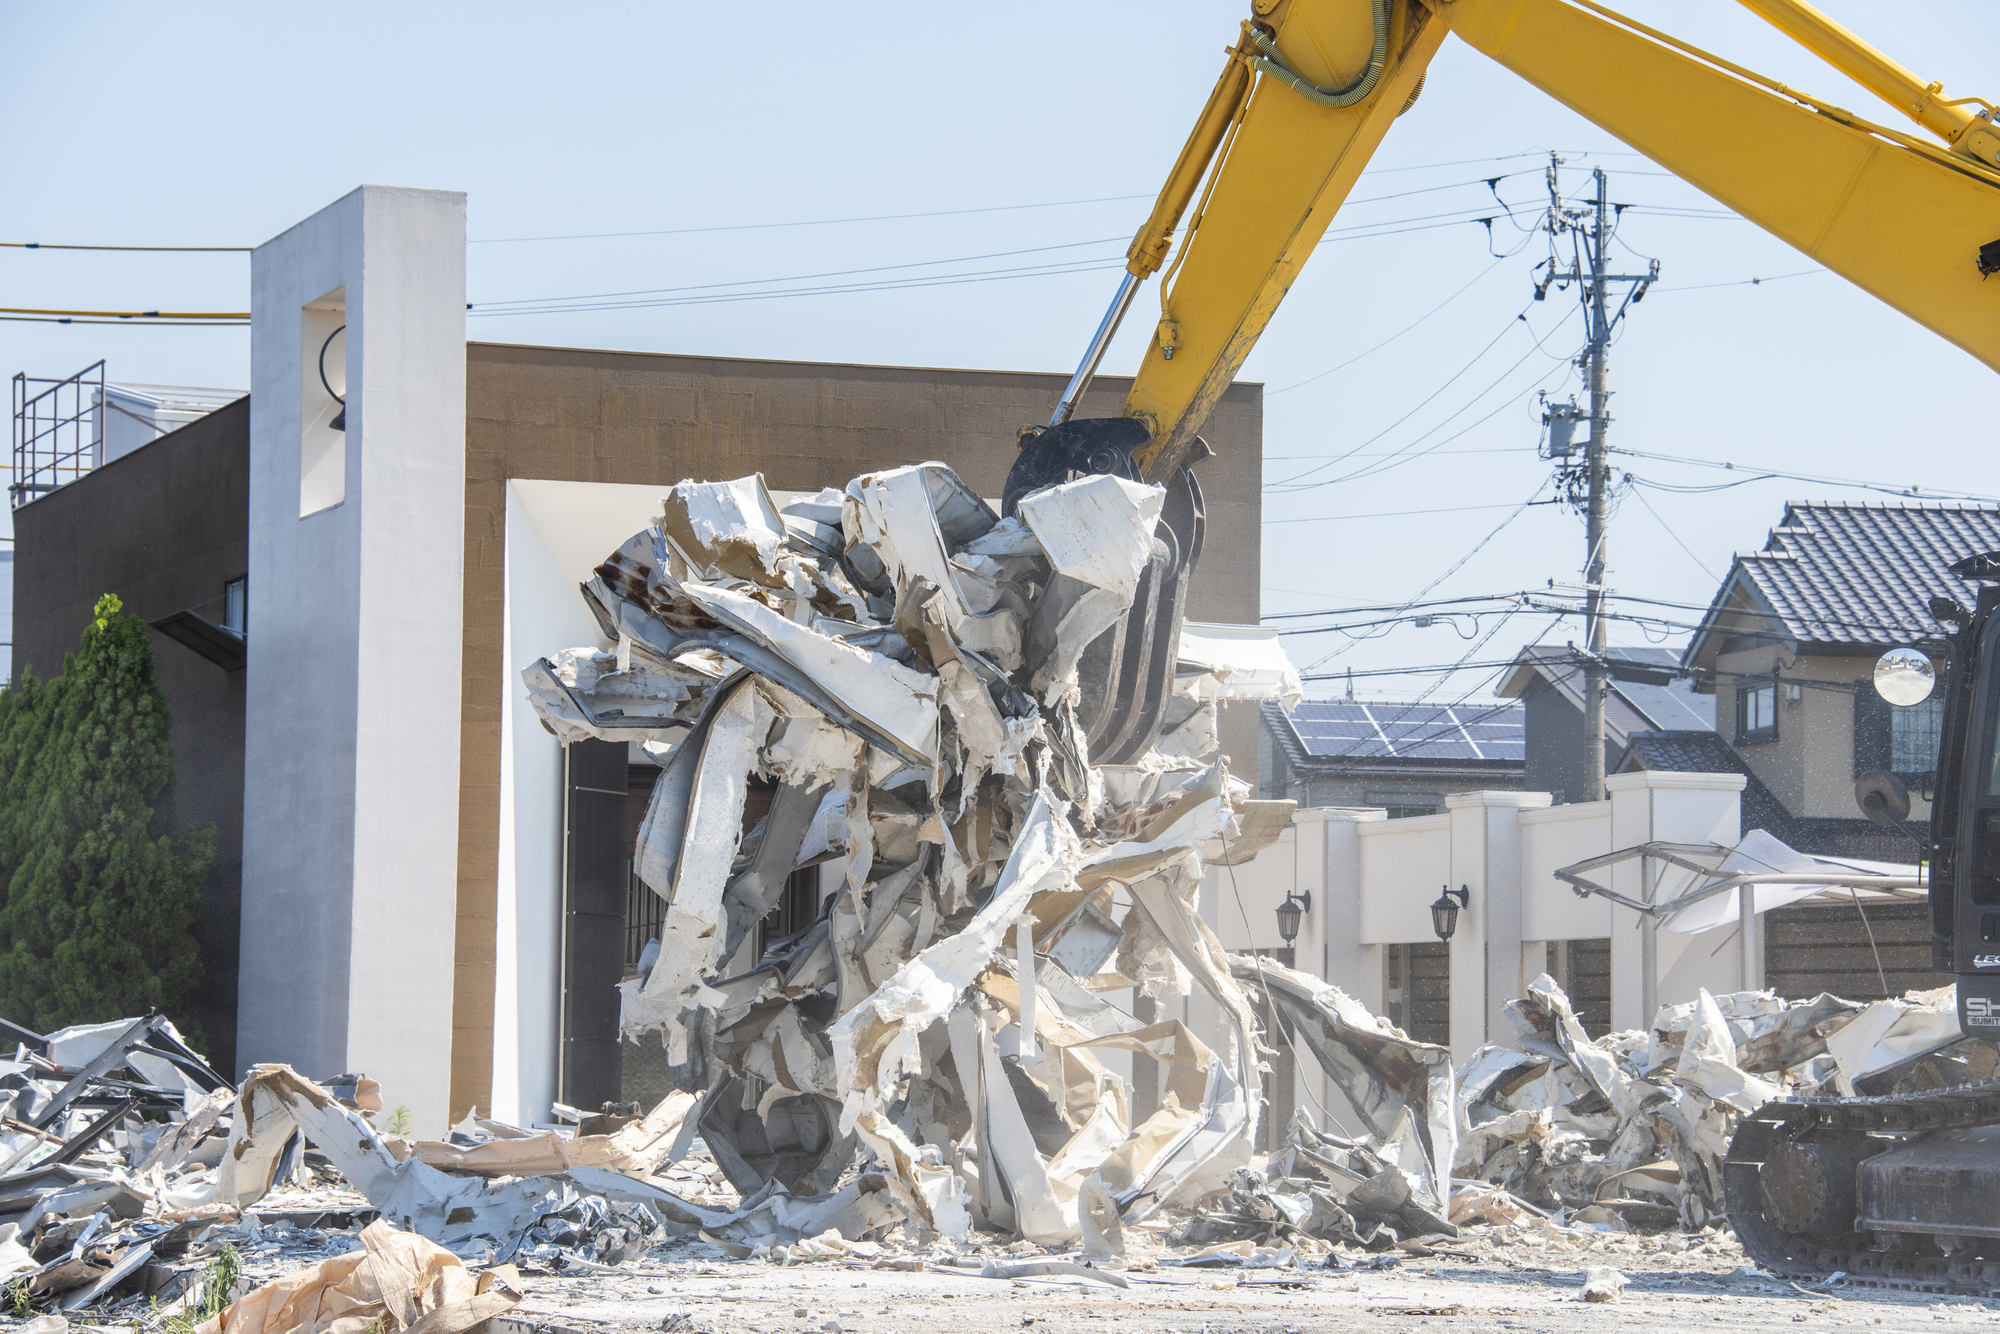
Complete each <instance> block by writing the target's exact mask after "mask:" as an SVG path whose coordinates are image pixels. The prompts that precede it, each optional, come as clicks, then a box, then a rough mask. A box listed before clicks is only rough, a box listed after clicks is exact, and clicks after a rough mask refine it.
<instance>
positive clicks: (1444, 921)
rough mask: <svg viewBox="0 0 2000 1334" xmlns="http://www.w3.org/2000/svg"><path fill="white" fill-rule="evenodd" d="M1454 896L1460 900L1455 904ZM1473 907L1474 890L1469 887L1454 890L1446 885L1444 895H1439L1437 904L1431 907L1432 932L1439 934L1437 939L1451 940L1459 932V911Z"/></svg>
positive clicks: (1463, 886) (1461, 886)
mask: <svg viewBox="0 0 2000 1334" xmlns="http://www.w3.org/2000/svg"><path fill="white" fill-rule="evenodd" d="M1454 895H1455V896H1456V897H1457V900H1458V901H1457V902H1455V903H1454V902H1453V901H1452V899H1453V896H1454ZM1471 906H1472V890H1471V888H1470V887H1469V886H1466V885H1460V886H1459V887H1458V888H1457V889H1453V888H1452V887H1451V886H1450V885H1446V886H1445V887H1444V893H1442V894H1440V895H1438V896H1437V902H1436V903H1433V904H1432V905H1431V930H1433V931H1435V932H1437V938H1438V939H1439V940H1450V939H1451V938H1452V935H1453V934H1454V933H1455V932H1457V930H1458V910H1459V909H1460V908H1470V907H1471Z"/></svg>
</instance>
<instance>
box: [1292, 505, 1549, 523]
mask: <svg viewBox="0 0 2000 1334" xmlns="http://www.w3.org/2000/svg"><path fill="white" fill-rule="evenodd" d="M1561 503H1562V502H1561V501H1560V500H1531V501H1529V502H1528V504H1529V505H1560V504H1561ZM1521 508H1526V506H1515V505H1505V504H1502V505H1447V506H1445V507H1444V508H1443V509H1433V510H1383V511H1381V512H1380V513H1378V514H1315V515H1313V516H1312V517H1310V518H1304V519H1266V520H1264V526H1265V527H1267V528H1272V527H1276V526H1277V525H1278V524H1281V523H1339V522H1342V521H1344V520H1347V519H1408V518H1414V517H1416V516H1417V515H1420V514H1469V513H1471V512H1472V511H1474V510H1509V509H1521Z"/></svg>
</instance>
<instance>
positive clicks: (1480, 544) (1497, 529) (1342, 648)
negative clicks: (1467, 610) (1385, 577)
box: [1306, 477, 1549, 671]
mask: <svg viewBox="0 0 2000 1334" xmlns="http://www.w3.org/2000/svg"><path fill="white" fill-rule="evenodd" d="M1548 484H1549V479H1548V478H1546V477H1544V478H1543V479H1542V480H1541V481H1539V482H1536V483H1535V489H1534V490H1532V491H1530V492H1529V493H1528V498H1527V499H1526V500H1524V501H1522V502H1521V503H1520V505H1519V506H1517V507H1516V508H1515V510H1514V512H1513V513H1512V514H1509V515H1508V516H1507V517H1506V518H1504V519H1502V520H1501V521H1500V522H1499V523H1498V524H1496V525H1494V528H1493V531H1492V532H1490V533H1488V534H1486V536H1484V537H1482V538H1480V539H1479V540H1478V541H1477V542H1474V543H1473V544H1472V549H1471V550H1470V551H1468V552H1466V553H1465V554H1464V555H1463V556H1460V557H1459V558H1458V559H1457V560H1455V561H1453V562H1452V563H1451V565H1450V566H1449V567H1447V568H1446V570H1445V572H1444V573H1443V574H1440V575H1439V576H1438V577H1437V578H1435V579H1433V580H1431V581H1430V582H1429V583H1427V584H1425V585H1424V586H1423V587H1422V588H1420V589H1418V590H1417V591H1416V593H1415V594H1414V595H1412V597H1411V598H1410V601H1409V602H1407V603H1405V604H1404V606H1403V609H1404V610H1406V611H1407V610H1408V609H1409V608H1410V606H1412V605H1414V604H1415V603H1416V602H1417V601H1419V600H1420V599H1422V598H1423V597H1425V596H1426V595H1428V594H1429V593H1430V592H1431V590H1433V589H1435V588H1436V587H1437V586H1438V585H1439V584H1441V583H1443V582H1444V581H1445V580H1447V579H1449V578H1451V577H1452V576H1453V575H1454V574H1457V573H1458V572H1459V570H1461V569H1462V568H1464V566H1465V563H1466V562H1467V561H1469V560H1471V559H1472V558H1473V557H1474V556H1477V555H1478V554H1479V553H1480V552H1481V551H1482V550H1484V549H1485V547H1486V544H1487V543H1488V542H1491V541H1492V540H1493V539H1494V538H1496V537H1498V536H1500V533H1501V531H1502V530H1503V529H1505V528H1506V527H1507V525H1508V524H1510V523H1512V522H1514V520H1516V519H1518V518H1520V517H1521V516H1522V515H1523V514H1525V513H1527V512H1528V506H1530V505H1532V504H1534V503H1535V497H1537V496H1539V495H1540V494H1541V493H1542V488H1543V487H1545V486H1547V485H1548ZM1352 647H1353V643H1352V642H1351V641H1350V642H1349V643H1346V644H1341V645H1339V646H1337V647H1336V648H1335V649H1334V650H1333V651H1332V652H1331V653H1328V654H1326V655H1325V656H1323V657H1321V658H1318V659H1316V660H1315V661H1313V662H1312V663H1311V664H1309V665H1308V666H1307V668H1306V670H1307V671H1311V670H1312V669H1313V668H1314V667H1319V666H1322V665H1324V664H1325V663H1328V662H1331V661H1332V660H1333V659H1335V658H1337V657H1339V656H1340V655H1341V654H1343V653H1345V652H1347V650H1348V649H1350V648H1352Z"/></svg>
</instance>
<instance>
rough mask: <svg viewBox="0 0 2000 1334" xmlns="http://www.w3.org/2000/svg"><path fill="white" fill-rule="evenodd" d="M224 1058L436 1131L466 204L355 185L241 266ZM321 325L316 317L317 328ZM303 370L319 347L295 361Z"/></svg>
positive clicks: (449, 856)
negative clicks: (365, 1080)
mask: <svg viewBox="0 0 2000 1334" xmlns="http://www.w3.org/2000/svg"><path fill="white" fill-rule="evenodd" d="M335 293H341V294H343V295H344V306H343V307H342V308H339V309H337V310H334V311H332V312H330V313H332V314H335V315H337V316H339V317H341V318H344V319H345V321H346V324H347V337H346V339H345V342H346V354H345V367H344V370H345V376H344V379H345V387H346V390H347V430H346V438H345V441H344V449H343V466H344V474H343V485H342V488H341V496H342V498H341V500H340V501H339V503H337V504H334V505H331V506H328V507H325V508H321V509H318V510H317V511H316V512H313V513H310V514H306V515H304V516H301V512H300V511H301V508H302V506H301V471H300V470H301V444H302V440H303V439H304V437H305V433H306V428H308V427H310V426H311V425H312V423H311V422H310V421H306V420H303V415H304V409H305V406H306V404H307V403H308V401H309V400H310V395H309V393H308V388H309V386H308V385H307V383H306V377H308V376H310V377H311V378H312V379H313V380H314V381H317V378H318V370H317V367H316V366H308V365H307V364H306V362H307V357H306V356H305V355H304V351H303V344H304V342H305V340H306V334H307V325H308V323H310V318H309V316H308V313H307V311H306V307H307V306H308V305H310V304H312V303H315V302H321V301H322V300H323V299H324V298H327V297H328V296H329V295H330V294H335ZM251 310H252V327H251V388H252V398H251V426H250V435H251V448H250V581H251V587H252V588H253V589H254V590H256V591H255V596H256V598H257V606H258V612H257V618H258V627H259V628H258V631H257V632H256V633H255V634H253V635H252V636H251V638H250V641H249V654H250V661H249V670H248V673H247V682H246V700H245V738H246V741H245V755H244V780H245V781H244V838H243V917H242V965H241V972H240V982H241V987H242V993H241V994H242V1006H241V1018H240V1021H239V1026H238V1047H237V1050H238V1059H239V1061H240V1062H242V1063H243V1064H244V1065H246V1066H247V1065H248V1064H250V1063H252V1062H257V1061H286V1062H289V1063H291V1064H293V1065H295V1066H297V1067H298V1068H299V1069H300V1070H301V1071H302V1072H303V1073H305V1074H307V1075H315V1076H324V1075H332V1074H338V1073H341V1072H343V1071H360V1072H364V1073H366V1074H368V1075H369V1076H371V1077H373V1078H375V1079H377V1080H379V1081H380V1082H381V1084H382V1089H383V1096H384V1098H385V1100H386V1101H387V1102H388V1104H389V1105H391V1106H402V1107H407V1108H409V1110H410V1112H411V1115H412V1120H413V1125H414V1127H415V1129H416V1130H417V1131H418V1132H419V1133H421V1134H427V1135H428V1134H437V1133H440V1132H441V1131H442V1130H443V1129H444V1125H445V1118H446V1116H447V1115H448V1112H449V1106H448V1104H449V1095H450V1069H451V1036H452V1029H451V1014H452V986H453V936H454V924H455V917H456V905H457V861H458V759H459V754H458V750H459V679H460V666H461V661H462V656H463V634H462V615H461V601H462V588H463V582H464V579H463V556H464V514H465V197H464V196H463V195H462V194H458V193H456V192H448V191H437V190H405V189H394V188H388V187H381V186H364V187H362V188H361V189H358V190H356V191H354V192H353V193H351V194H349V195H347V196H346V197H344V198H342V199H340V200H338V201H337V202H335V203H333V204H331V205H329V206H328V207H327V208H325V209H323V210H321V211H320V212H319V213H316V214H314V215H313V216H312V217H310V218H308V219H306V220H305V221H304V222H301V223H299V224H298V225H297V226H295V227H293V228H291V229H290V230H289V231H287V232H285V233H284V234H283V235H281V236H278V237H276V238H275V239H273V240H271V241H269V242H266V243H265V244H264V245H262V246H259V247H258V248H257V250H256V251H255V252H254V253H253V255H252V257H251ZM321 313H322V314H324V313H327V312H321ZM314 350H315V351H316V350H317V349H316V348H315V349H314Z"/></svg>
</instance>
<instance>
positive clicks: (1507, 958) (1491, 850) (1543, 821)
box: [1197, 773, 1762, 1110]
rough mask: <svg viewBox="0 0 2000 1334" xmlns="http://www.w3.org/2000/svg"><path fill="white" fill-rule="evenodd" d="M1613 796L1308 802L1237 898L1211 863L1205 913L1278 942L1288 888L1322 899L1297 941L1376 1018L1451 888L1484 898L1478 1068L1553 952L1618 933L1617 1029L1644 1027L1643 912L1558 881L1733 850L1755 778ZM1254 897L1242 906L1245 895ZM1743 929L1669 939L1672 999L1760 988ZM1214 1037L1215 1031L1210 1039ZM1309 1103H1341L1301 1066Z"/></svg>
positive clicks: (1692, 777)
mask: <svg viewBox="0 0 2000 1334" xmlns="http://www.w3.org/2000/svg"><path fill="white" fill-rule="evenodd" d="M1607 787H1608V789H1609V790H1610V793H1611V797H1610V799H1609V800H1607V801H1600V802H1593V803H1584V804H1576V805H1569V806H1554V807H1550V806H1547V805H1546V803H1547V801H1548V796H1547V795H1546V794H1544V793H1537V792H1468V793H1454V794H1452V795H1451V796H1450V797H1448V798H1447V805H1448V807H1449V809H1448V810H1447V812H1446V813H1445V814H1443V815H1435V816H1426V817H1422V818H1418V819H1408V820H1387V819H1384V818H1383V812H1381V811H1379V810H1366V809H1358V810H1357V809H1344V808H1309V809H1305V810H1301V811H1299V812H1297V814H1296V815H1295V816H1294V817H1293V828H1292V830H1291V831H1290V832H1288V833H1287V835H1286V836H1285V837H1284V838H1283V839H1281V840H1280V841H1279V842H1277V843H1275V844H1273V845H1272V846H1271V847H1270V848H1268V849H1266V850H1265V851H1264V852H1263V853H1261V854H1259V856H1258V857H1257V858H1256V859H1255V860H1254V861H1252V862H1250V863H1248V864H1247V865H1244V866H1239V867H1237V868H1235V877H1236V887H1235V890H1234V891H1233V893H1232V892H1231V891H1229V890H1228V887H1227V884H1226V882H1225V881H1223V880H1221V879H1220V877H1223V876H1225V875H1226V874H1227V873H1226V872H1223V871H1220V870H1214V869H1212V870H1210V872H1209V874H1208V881H1207V884H1206V886H1205V890H1204V896H1203V911H1204V915H1205V916H1206V917H1207V919H1208V921H1209V922H1210V924H1211V927H1212V928H1213V929H1214V930H1216V932H1217V934H1218V935H1219V936H1220V937H1221V938H1222V940H1223V942H1224V944H1226V945H1228V946H1229V947H1230V948H1232V949H1240V948H1242V947H1243V946H1244V945H1245V944H1249V945H1257V946H1269V945H1274V944H1276V943H1278V941H1277V933H1276V925H1275V917H1274V916H1273V913H1272V910H1273V909H1275V908H1276V906H1277V904H1278V903H1279V902H1280V901H1282V900H1283V898H1284V896H1285V895H1286V894H1287V893H1288V892H1292V891H1293V890H1296V891H1298V892H1301V893H1310V894H1311V895H1312V899H1313V902H1312V908H1311V910H1310V911H1309V912H1308V913H1307V914H1306V918H1305V922H1304V924H1303V926H1302V929H1301V931H1300V935H1299V940H1298V942H1297V949H1298V960H1299V966H1300V967H1302V968H1305V969H1308V970H1311V969H1312V968H1313V966H1314V959H1315V957H1317V958H1318V960H1319V968H1318V971H1319V975H1320V976H1322V977H1324V978H1326V979H1327V980H1328V981H1330V982H1332V983H1334V984H1335V985H1336V986H1338V987H1340V988H1341V989H1342V990H1344V991H1346V992H1347V993H1348V994H1349V995H1351V996H1353V997H1355V998H1356V999H1357V1000H1360V1001H1361V1002H1363V1003H1364V1004H1366V1005H1368V1006H1369V1007H1370V1008H1371V1009H1373V1010H1374V1011H1375V1012H1376V1013H1378V1014H1380V1013H1383V1011H1384V1004H1383V1002H1384V997H1383V994H1382V990H1383V970H1382V963H1383V950H1384V947H1385V946H1387V945H1390V944H1399V943H1417V942H1429V941H1432V940H1435V939H1436V938H1437V937H1436V935H1435V933H1434V931H1433V928H1432V923H1431V915H1430V905H1431V903H1432V902H1433V901H1434V900H1435V899H1436V898H1437V896H1438V890H1439V888H1440V887H1441V886H1443V885H1450V886H1451V887H1452V888H1453V889H1454V890H1457V889H1458V888H1459V887H1461V886H1463V887H1465V888H1466V889H1468V890H1470V891H1471V896H1472V898H1471V903H1470V905H1469V906H1468V907H1467V908H1466V909H1464V910H1462V911H1461V913H1460V916H1459V921H1458V929H1457V931H1456V933H1455V934H1454V935H1453V937H1452V941H1451V1046H1452V1053H1453V1056H1454V1058H1455V1059H1457V1060H1459V1061H1463V1060H1465V1059H1466V1058H1467V1057H1469V1056H1471V1055H1472V1053H1473V1052H1474V1051H1476V1050H1477V1049H1478V1047H1479V1046H1480V1044H1481V1043H1484V1042H1489V1041H1493V1042H1505V1043H1511V1042H1513V1041H1514V1031H1513V1027H1512V1025H1511V1024H1510V1023H1509V1022H1508V1021H1507V1018H1506V1008H1505V1007H1506V1005H1507V1002H1509V1001H1511V1000H1513V999H1515V998H1516V997H1518V996H1519V995H1520V994H1521V993H1522V990H1523V989H1524V988H1525V987H1526V986H1527V985H1528V983H1529V982H1531V981H1533V980H1534V977H1535V976H1536V975H1537V974H1538V973H1540V972H1541V971H1542V966H1543V960H1544V956H1545V948H1544V947H1545V943H1546V942H1548V941H1551V940H1581V939H1591V938H1603V937H1606V936H1608V937H1610V938H1611V942H1612V960H1611V967H1612V1025H1613V1027H1615V1028H1642V1027H1644V1026H1645V1025H1646V1024H1648V1023H1649V1022H1650V1021H1651V1019H1652V1017H1653V1016H1652V1015H1651V1014H1650V1013H1646V1014H1642V1013H1641V1010H1642V1009H1643V995H1644V993H1645V990H1646V988H1645V981H1644V977H1643V975H1642V972H1641V967H1640V961H1641V957H1642V938H1641V933H1640V931H1639V926H1638V919H1637V914H1636V913H1634V912H1632V911H1630V910H1628V909H1620V908H1617V907H1615V906H1614V905H1612V904H1611V903H1610V902H1608V901H1607V900H1605V899H1603V898H1599V897H1592V898H1589V899H1581V898H1578V897H1577V896H1576V894H1575V893H1574V892H1573V891H1572V890H1571V889H1570V888H1569V886H1568V885H1567V884H1565V883H1563V882H1561V881H1558V880H1556V879H1555V877H1554V875H1553V872H1554V870H1555V868H1557V867H1559V866H1567V865H1570V864H1572V863H1574V862H1579V861H1583V860H1585V859H1587V858H1590V857H1593V856H1599V855H1602V854H1604V853H1607V852H1611V851H1613V850H1615V849H1618V848H1627V847H1633V846H1636V845H1638V844H1641V843H1645V842H1649V841H1671V842H1681V843H1719V844H1724V845H1731V844H1734V843H1735V842H1736V841H1737V838H1738V836H1739V832H1740V831H1739V829H1738V818H1737V812H1738V807H1739V803H1740V799H1741V793H1742V787H1743V779H1742V777H1741V776H1740V775H1736V774H1679V773H1636V774H1621V775H1617V776H1614V777H1613V778H1611V779H1610V780H1609V781H1608V783H1607ZM1605 874H1606V875H1607V876H1608V877H1609V879H1610V883H1611V887H1612V888H1613V889H1615V890H1617V891H1618V892H1619V893H1623V894H1628V895H1631V896H1633V897H1640V891H1639V886H1638V879H1639V864H1638V862H1637V861H1636V860H1634V861H1632V862H1629V863H1619V864H1618V865H1617V867H1616V868H1615V869H1607V871H1606V873H1605ZM1236 895H1240V896H1241V897H1242V899H1243V901H1244V906H1243V910H1242V911H1240V912H1239V910H1238V909H1237V907H1236V904H1235V901H1234V898H1235V896H1236ZM1734 931H1735V927H1734V926H1733V925H1731V926H1727V927H1722V928H1718V929H1716V930H1713V931H1709V932H1704V933H1702V934H1700V935H1695V936H1682V935H1677V934H1675V933H1673V932H1670V931H1660V932H1658V933H1657V966H1658V972H1657V985H1656V988H1655V990H1656V993H1657V997H1658V1001H1659V1003H1660V1004H1674V1003H1678V1002H1681V1001H1686V1000H1690V999H1692V998H1693V997H1694V996H1695V994H1696V992H1697V991H1698V990H1699V989H1700V988H1703V987H1706V988H1707V989H1708V990H1709V991H1710V992H1712V993H1718V994H1719V993H1722V992H1729V991H1735V990H1738V989H1740V988H1742V987H1743V986H1745V985H1750V986H1760V985H1761V984H1762V979H1761V977H1759V976H1756V975H1754V974H1753V975H1752V976H1751V977H1749V978H1747V979H1746V978H1744V977H1743V976H1742V975H1741V973H1740V967H1741V965H1740V961H1739V957H1738V952H1737V950H1736V948H1735V946H1734V944H1733V943H1732V942H1731V941H1730V939H1729V938H1730V936H1731V935H1732V933H1733V932H1734ZM1197 1031H1198V1032H1203V1036H1204V1037H1206V1036H1208V1034H1207V1033H1206V1031H1204V1030H1201V1029H1199V1028H1198V1029H1197ZM1300 1083H1301V1097H1300V1104H1299V1105H1301V1106H1308V1105H1310V1102H1309V1100H1308V1097H1307V1095H1306V1092H1305V1086H1306V1085H1308V1084H1310V1085H1311V1090H1312V1094H1311V1096H1313V1097H1317V1098H1318V1099H1320V1101H1321V1102H1322V1103H1324V1104H1326V1105H1327V1106H1329V1107H1334V1108H1335V1109H1336V1110H1337V1107H1338V1105H1339V1104H1340V1100H1339V1099H1338V1098H1337V1097H1336V1096H1334V1095H1333V1094H1332V1091H1331V1090H1329V1089H1326V1088H1325V1087H1324V1083H1323V1081H1322V1080H1321V1079H1320V1077H1319V1075H1318V1073H1317V1071H1316V1070H1315V1069H1308V1070H1306V1071H1304V1072H1302V1075H1301V1079H1300Z"/></svg>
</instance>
